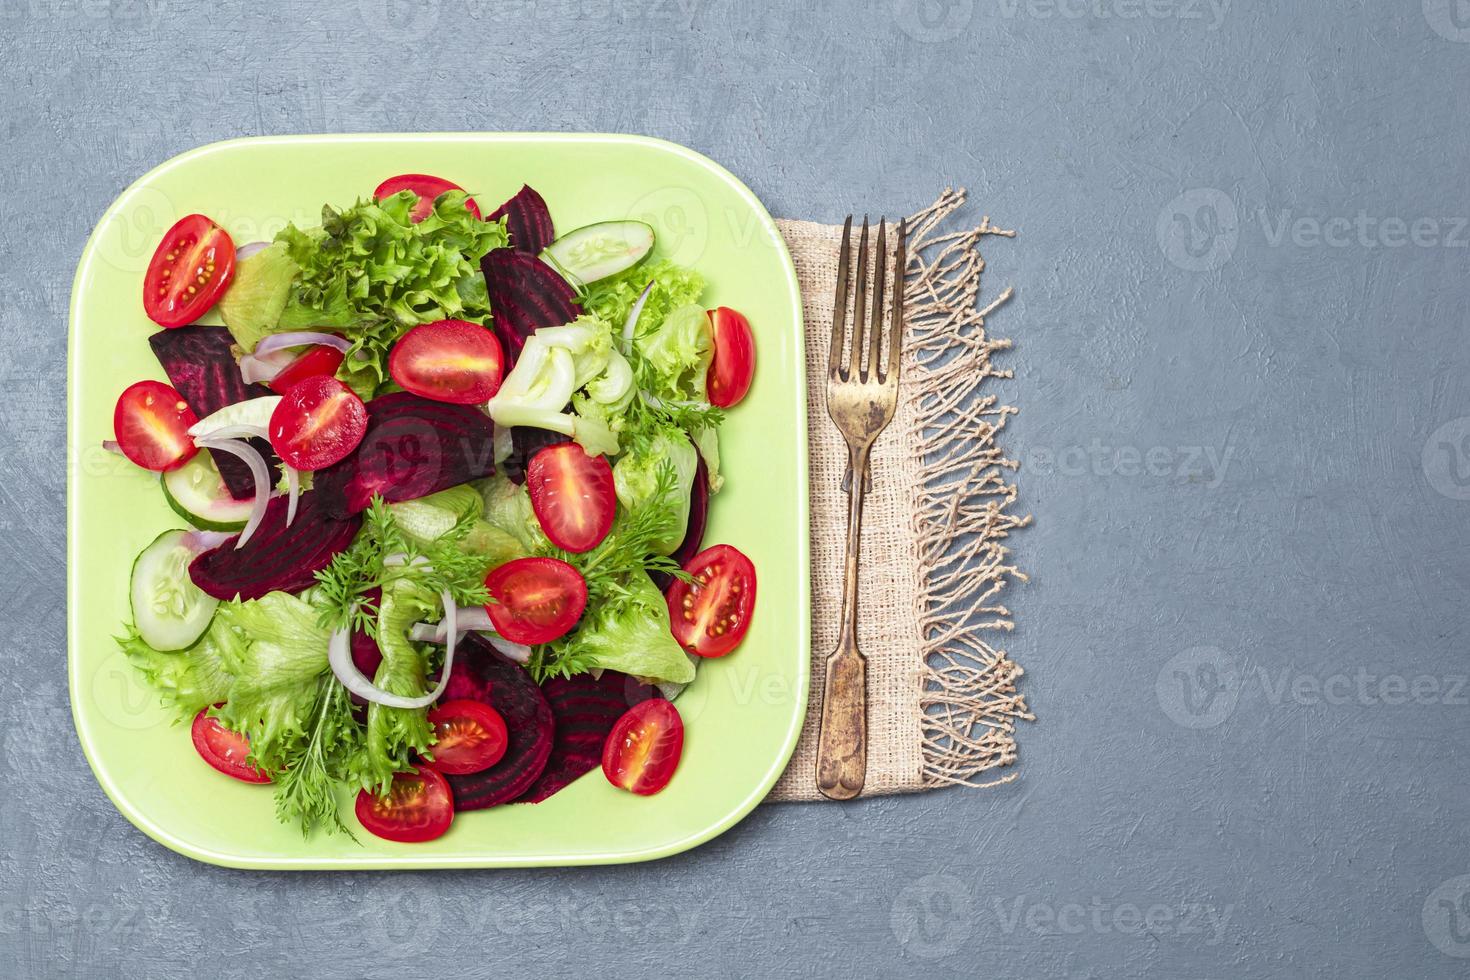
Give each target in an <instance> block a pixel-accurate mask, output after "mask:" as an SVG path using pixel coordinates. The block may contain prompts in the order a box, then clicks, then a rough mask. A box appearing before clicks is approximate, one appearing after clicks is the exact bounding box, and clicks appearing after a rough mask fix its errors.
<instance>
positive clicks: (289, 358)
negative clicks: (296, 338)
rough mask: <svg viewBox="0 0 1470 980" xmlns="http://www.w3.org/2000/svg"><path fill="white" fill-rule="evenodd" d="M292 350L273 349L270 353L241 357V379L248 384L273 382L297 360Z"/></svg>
mask: <svg viewBox="0 0 1470 980" xmlns="http://www.w3.org/2000/svg"><path fill="white" fill-rule="evenodd" d="M296 356H297V355H296V352H295V351H291V350H277V351H271V352H270V353H269V354H246V355H245V356H244V357H242V358H240V380H241V381H243V382H245V383H246V384H248V385H253V384H260V383H262V382H271V381H274V380H275V379H276V375H278V374H280V373H281V372H282V371H284V370H286V368H288V367H289V366H290V365H291V362H293V361H295V360H296Z"/></svg>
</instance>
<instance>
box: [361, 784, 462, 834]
mask: <svg viewBox="0 0 1470 980" xmlns="http://www.w3.org/2000/svg"><path fill="white" fill-rule="evenodd" d="M356 811H357V820H358V822H359V823H361V824H362V826H363V828H364V829H365V830H366V831H367V832H368V833H370V834H372V835H373V836H375V837H381V838H383V839H384V840H396V841H399V842H401V843H404V844H417V843H419V842H420V841H426V840H433V839H434V838H435V837H442V836H444V832H445V831H446V830H448V829H449V825H450V824H451V823H453V822H454V797H453V796H452V795H450V792H449V783H447V782H445V781H444V777H443V776H441V775H439V774H438V773H437V772H435V771H434V770H432V769H424V768H420V769H417V770H410V771H408V772H400V773H398V774H397V775H395V776H394V777H393V785H392V786H390V787H389V789H388V795H387V796H385V797H383V798H382V799H381V800H380V799H378V798H377V797H376V796H374V795H373V794H372V793H369V792H368V791H367V790H365V789H364V790H358V792H357V807H356Z"/></svg>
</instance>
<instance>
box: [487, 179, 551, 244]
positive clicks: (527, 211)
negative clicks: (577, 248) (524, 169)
mask: <svg viewBox="0 0 1470 980" xmlns="http://www.w3.org/2000/svg"><path fill="white" fill-rule="evenodd" d="M501 218H504V219H505V230H506V233H507V234H509V235H510V247H511V248H513V249H515V250H516V251H518V252H529V253H530V254H532V255H537V254H539V253H540V251H541V250H542V249H543V248H545V247H546V246H548V245H550V244H551V243H552V241H554V240H555V238H556V232H555V231H553V230H552V227H551V212H550V211H549V210H547V207H546V201H545V200H543V199H542V197H541V195H540V194H537V193H536V191H535V190H533V189H532V188H531V185H530V184H524V185H522V186H521V189H520V190H519V191H517V192H516V196H515V197H513V198H511V199H510V200H509V201H506V202H505V203H504V204H502V205H501V206H500V207H498V208H496V209H495V210H494V211H493V212H491V214H490V217H489V218H488V219H487V220H489V221H499V220H500V219H501Z"/></svg>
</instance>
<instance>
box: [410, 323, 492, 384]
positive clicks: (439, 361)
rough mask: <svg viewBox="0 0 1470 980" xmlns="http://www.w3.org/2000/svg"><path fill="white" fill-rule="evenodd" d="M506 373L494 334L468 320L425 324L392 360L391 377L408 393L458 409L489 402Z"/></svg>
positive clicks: (414, 329) (418, 328)
mask: <svg viewBox="0 0 1470 980" xmlns="http://www.w3.org/2000/svg"><path fill="white" fill-rule="evenodd" d="M504 370H505V358H504V356H503V354H502V353H501V350H500V341H499V340H498V339H497V338H496V336H495V334H493V333H491V332H490V331H489V330H486V329H485V328H484V327H482V326H480V325H479V324H476V323H469V322H468V321H465V320H438V321H436V322H434V323H423V324H420V325H419V326H417V327H414V328H413V329H412V330H410V331H409V332H408V333H406V334H404V335H403V336H402V337H401V338H400V339H399V341H398V343H396V344H394V345H393V352H392V353H391V354H389V355H388V373H389V374H391V375H392V376H393V380H394V381H396V382H398V384H399V385H400V386H401V387H402V388H403V389H404V390H405V391H411V392H413V393H414V394H415V395H418V396H419V397H421V398H430V399H433V400H434V401H440V402H452V403H454V404H456V405H476V404H479V403H481V402H486V401H489V400H490V397H491V396H492V395H494V394H495V393H496V392H497V391H499V390H500V380H501V376H502V374H503V372H504Z"/></svg>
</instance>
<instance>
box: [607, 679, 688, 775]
mask: <svg viewBox="0 0 1470 980" xmlns="http://www.w3.org/2000/svg"><path fill="white" fill-rule="evenodd" d="M683 752H684V720H683V719H682V718H680V717H679V709H678V708H675V707H674V706H673V704H671V703H670V702H668V701H665V700H664V699H663V698H650V699H649V700H647V701H640V702H639V703H638V704H635V705H633V707H631V708H629V709H628V710H627V712H625V713H624V715H623V717H621V718H619V719H618V720H617V721H616V722H614V723H613V727H612V731H610V732H608V733H607V741H606V742H603V743H602V774H603V775H604V776H606V777H607V781H608V782H610V783H612V784H613V785H614V786H616V787H618V788H619V789H625V790H627V791H628V792H630V793H637V794H638V795H639V796H652V795H653V794H654V793H657V792H658V791H659V790H661V789H663V788H664V787H665V786H667V785H668V784H669V780H670V779H673V778H674V770H675V769H677V768H678V766H679V756H680V755H682V754H683Z"/></svg>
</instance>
